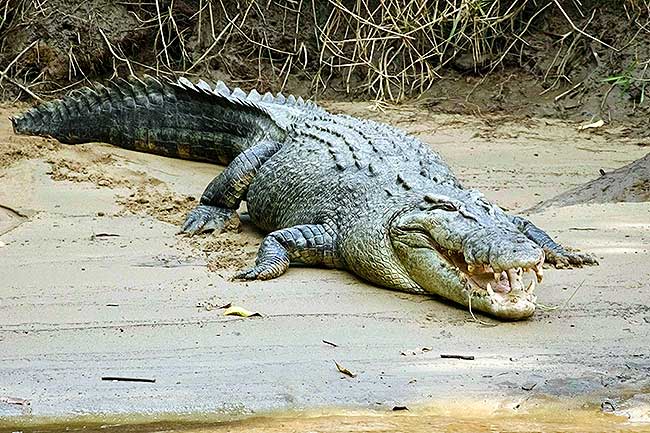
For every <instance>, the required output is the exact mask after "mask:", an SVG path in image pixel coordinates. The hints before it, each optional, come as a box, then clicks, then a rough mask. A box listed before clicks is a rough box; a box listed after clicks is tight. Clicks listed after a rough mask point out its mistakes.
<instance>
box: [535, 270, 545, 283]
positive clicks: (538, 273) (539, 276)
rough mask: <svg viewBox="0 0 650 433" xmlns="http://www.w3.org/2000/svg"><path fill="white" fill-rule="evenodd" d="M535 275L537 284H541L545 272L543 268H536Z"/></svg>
mask: <svg viewBox="0 0 650 433" xmlns="http://www.w3.org/2000/svg"><path fill="white" fill-rule="evenodd" d="M535 275H536V276H537V282H538V283H541V282H542V279H543V278H544V271H543V270H542V267H541V266H535Z"/></svg>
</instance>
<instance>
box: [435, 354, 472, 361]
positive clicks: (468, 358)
mask: <svg viewBox="0 0 650 433" xmlns="http://www.w3.org/2000/svg"><path fill="white" fill-rule="evenodd" d="M440 357H441V358H445V359H464V360H466V361H474V355H444V354H443V355H440Z"/></svg>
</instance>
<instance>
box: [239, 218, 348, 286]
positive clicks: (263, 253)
mask: <svg viewBox="0 0 650 433" xmlns="http://www.w3.org/2000/svg"><path fill="white" fill-rule="evenodd" d="M291 262H294V263H304V264H307V265H314V266H325V267H328V268H336V267H339V266H340V260H339V259H338V256H337V254H336V233H335V232H334V230H332V229H331V228H330V227H329V226H328V225H326V224H309V225H298V226H294V227H290V228H287V229H282V230H277V231H274V232H272V233H270V234H269V235H268V236H266V237H265V238H264V240H263V241H262V245H261V246H260V249H259V251H258V253H257V260H256V261H255V266H254V267H253V268H252V269H249V270H247V271H244V272H241V273H239V274H237V275H235V277H234V278H235V279H241V280H255V279H257V280H269V279H271V278H275V277H279V276H280V275H282V274H284V273H285V272H286V271H287V269H289V264H290V263H291Z"/></svg>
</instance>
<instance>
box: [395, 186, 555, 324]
mask: <svg viewBox="0 0 650 433" xmlns="http://www.w3.org/2000/svg"><path fill="white" fill-rule="evenodd" d="M459 194H461V195H462V197H460V196H459ZM454 195H455V197H450V196H447V195H433V194H427V195H425V197H424V200H423V201H422V202H420V203H418V204H417V205H416V206H414V207H413V206H412V207H409V208H407V209H405V210H403V211H402V212H400V213H398V214H397V215H395V216H394V217H393V219H392V220H391V223H390V239H391V242H392V245H393V249H394V251H395V254H396V256H397V258H398V260H399V261H400V262H401V264H402V266H403V267H404V268H405V270H406V272H407V273H408V275H409V277H410V278H411V279H412V280H413V281H414V282H415V283H417V285H418V286H420V287H421V288H423V289H424V290H426V291H427V292H430V293H434V294H437V295H440V296H442V297H444V298H447V299H450V300H453V301H455V302H458V303H460V304H463V305H465V306H467V307H469V308H470V309H473V310H479V311H482V312H484V313H487V314H489V315H492V316H495V317H498V318H500V319H505V320H519V319H523V318H526V317H529V316H531V315H532V314H533V313H534V312H535V302H536V297H535V295H534V293H533V291H534V289H535V283H536V282H541V277H542V264H543V262H544V252H543V251H542V249H541V248H540V247H539V246H538V245H537V244H535V243H534V242H532V241H530V240H529V239H528V238H526V236H524V235H523V234H522V233H521V232H520V231H519V230H518V229H517V227H516V226H515V225H514V224H513V223H512V222H511V221H510V219H509V217H508V216H507V215H506V214H505V213H504V212H503V211H502V210H501V209H500V208H498V207H497V206H495V205H493V204H491V203H489V202H488V201H486V200H485V199H484V198H483V197H482V195H480V193H478V192H476V191H472V190H466V191H462V192H459V193H455V194H454Z"/></svg>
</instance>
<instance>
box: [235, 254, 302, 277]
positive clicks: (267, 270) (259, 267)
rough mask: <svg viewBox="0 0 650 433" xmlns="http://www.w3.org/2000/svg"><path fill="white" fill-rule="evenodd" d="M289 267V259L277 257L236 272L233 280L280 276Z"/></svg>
mask: <svg viewBox="0 0 650 433" xmlns="http://www.w3.org/2000/svg"><path fill="white" fill-rule="evenodd" d="M287 269H289V259H288V258H284V257H276V258H274V259H273V260H272V261H269V262H262V263H258V264H256V265H255V267H253V268H251V269H247V270H245V271H243V272H240V273H238V274H235V275H234V276H233V277H232V279H233V280H246V281H251V280H270V279H271V278H275V277H279V276H280V275H282V274H284V273H285V272H286V271H287Z"/></svg>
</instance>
